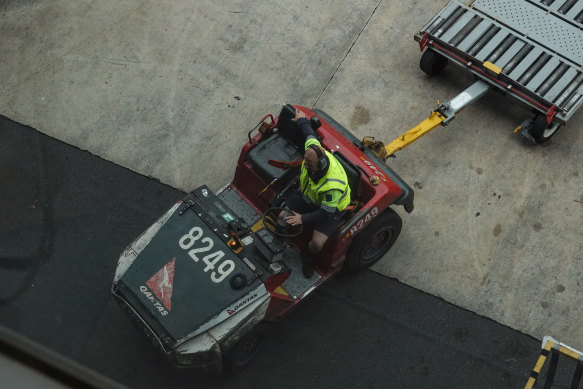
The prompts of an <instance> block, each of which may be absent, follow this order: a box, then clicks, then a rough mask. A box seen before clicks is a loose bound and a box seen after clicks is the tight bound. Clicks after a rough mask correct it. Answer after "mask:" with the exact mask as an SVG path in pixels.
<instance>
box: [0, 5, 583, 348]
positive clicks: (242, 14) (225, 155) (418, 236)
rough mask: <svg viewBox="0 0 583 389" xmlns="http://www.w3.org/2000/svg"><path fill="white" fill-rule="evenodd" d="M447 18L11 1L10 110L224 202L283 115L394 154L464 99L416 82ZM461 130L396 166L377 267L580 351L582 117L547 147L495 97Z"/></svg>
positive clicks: (450, 81) (5, 93)
mask: <svg viewBox="0 0 583 389" xmlns="http://www.w3.org/2000/svg"><path fill="white" fill-rule="evenodd" d="M445 4H446V1H443V0H442V1H438V2H433V1H429V0H419V1H411V2H396V1H389V0H380V1H379V0H376V1H367V0H362V1H339V2H335V3H334V4H333V5H332V4H331V3H330V2H326V1H322V0H316V1H310V2H306V1H300V0H295V1H288V2H285V3H280V2H274V1H270V0H264V1H261V2H253V3H249V2H242V1H238V0H227V1H223V2H220V3H216V2H212V1H206V0H205V1H198V2H195V3H191V2H183V1H171V2H170V1H152V0H129V1H125V2H115V1H111V0H106V1H102V2H99V3H95V2H88V1H81V2H71V1H67V0H56V1H52V2H41V1H35V0H10V1H5V2H3V3H2V5H0V34H1V36H2V40H1V41H0V52H2V53H3V60H2V61H1V62H0V74H1V75H2V76H3V79H4V81H3V83H2V87H1V88H0V107H1V108H0V113H1V114H4V115H6V116H7V117H9V118H12V119H14V120H16V121H18V122H21V123H24V124H27V125H31V126H33V127H35V128H37V129H39V130H40V131H42V132H43V133H45V134H48V135H50V136H52V137H55V138H57V139H60V140H62V141H64V142H67V143H69V144H72V145H75V146H77V147H79V148H81V149H84V150H88V151H90V152H91V153H93V154H95V155H98V156H100V157H102V158H104V159H106V160H109V161H113V162H115V163H117V164H119V165H121V166H124V167H126V168H128V169H130V170H132V171H135V172H138V173H141V174H144V175H147V176H151V177H155V178H157V179H159V180H160V181H162V182H163V183H166V184H168V185H171V186H172V187H174V188H177V189H180V190H190V189H192V188H193V187H195V186H198V185H200V184H203V183H206V184H208V185H209V186H210V187H211V188H213V189H217V188H218V187H220V186H222V185H223V184H225V183H226V182H228V181H229V180H230V178H231V175H232V172H233V168H234V164H235V161H236V158H237V155H238V151H239V149H240V147H241V145H242V143H243V142H244V141H245V139H246V133H247V131H248V130H249V129H250V128H251V127H252V126H253V125H254V124H255V123H256V122H257V121H258V120H259V119H260V118H261V117H262V116H263V114H265V113H268V112H272V113H274V114H275V113H277V111H278V110H279V107H280V104H281V103H284V102H289V103H294V104H300V105H306V106H314V105H315V106H317V107H318V108H322V109H324V110H326V111H327V112H328V113H329V114H330V115H331V116H333V117H334V118H335V119H336V120H338V121H339V122H340V123H342V124H344V125H345V126H346V127H347V128H349V129H350V130H351V131H353V132H354V133H355V135H357V137H362V136H364V135H373V136H376V137H377V138H379V139H381V140H384V141H389V140H391V139H393V138H394V137H396V136H397V135H399V134H400V133H402V132H404V131H406V130H407V129H409V128H411V127H413V126H414V125H416V124H417V123H418V122H419V121H421V120H422V119H424V118H425V117H426V116H427V114H428V113H429V112H430V111H431V110H433V109H434V107H435V101H436V100H437V99H441V100H448V99H451V98H452V97H454V96H455V95H456V94H458V93H459V92H461V91H462V90H463V89H465V88H466V87H467V86H469V85H470V84H471V83H472V79H471V78H470V77H469V76H467V75H466V74H465V73H463V72H462V71H461V70H460V69H456V68H454V67H449V68H447V69H446V70H445V72H444V73H443V74H442V75H440V76H439V77H437V78H431V79H430V78H427V77H426V76H425V75H424V74H423V73H422V72H421V71H420V70H419V68H418V61H419V58H420V55H421V53H420V52H419V49H418V46H417V44H416V43H415V42H414V41H413V38H412V36H413V34H414V33H415V32H416V31H417V29H419V28H421V27H422V26H423V25H424V24H425V23H426V22H427V21H428V20H429V19H430V18H431V17H432V16H433V15H434V14H435V13H436V12H437V11H438V10H439V9H440V8H441V7H442V6H443V5H445ZM458 116H459V117H458V118H456V120H455V121H453V122H452V123H451V124H450V125H449V126H448V127H447V128H440V129H437V130H436V131H435V132H434V133H432V134H430V135H428V136H426V137H425V138H423V139H421V140H420V141H418V142H417V143H415V144H413V145H412V146H410V147H409V148H408V149H405V150H403V151H401V152H399V153H398V157H397V158H396V159H395V160H390V162H389V163H390V165H391V166H392V167H393V168H394V169H395V170H396V171H397V172H398V173H399V174H400V175H401V176H402V177H403V178H404V179H406V180H407V181H408V182H409V183H410V184H411V186H413V187H414V189H415V190H416V209H415V211H414V212H413V213H412V214H411V215H402V216H403V218H404V229H403V233H402V234H401V237H400V238H399V240H398V241H397V244H396V246H395V247H394V248H393V249H392V251H391V252H390V253H389V254H388V255H387V256H386V257H385V258H384V259H383V260H382V261H381V262H379V263H378V264H377V265H376V266H375V267H374V269H375V270H376V271H378V272H380V273H381V274H385V275H389V276H392V277H396V278H397V279H398V280H400V281H402V282H404V283H405V284H408V285H411V286H414V287H416V288H419V289H421V290H423V291H426V292H428V293H431V294H433V295H436V296H439V297H442V298H444V299H445V300H447V301H449V302H451V303H453V304H456V305H458V306H461V307H464V308H466V309H469V310H471V311H473V312H476V313H478V314H480V315H484V316H487V317H489V318H492V319H494V320H496V321H498V322H500V323H503V324H505V325H508V326H510V327H512V328H514V329H517V330H519V331H522V332H524V333H527V334H530V335H532V336H534V337H536V338H539V339H540V338H542V337H543V336H544V335H547V334H548V335H552V336H553V337H555V338H557V339H559V340H561V341H563V342H565V343H568V344H571V345H573V346H574V347H576V348H578V349H582V348H583V332H581V331H580V329H579V327H578V325H577V323H578V322H579V321H580V318H581V317H583V301H582V299H583V298H582V297H581V296H582V293H581V292H582V286H581V284H580V279H581V275H582V274H583V254H582V253H583V243H582V240H581V236H582V232H583V193H582V190H581V188H582V186H583V185H582V183H583V182H582V180H583V179H582V177H581V173H580V172H579V166H581V165H582V160H583V129H582V127H583V125H582V124H581V113H578V114H576V115H575V116H574V117H573V118H572V119H571V121H570V122H569V124H568V125H567V126H566V127H565V128H563V129H561V130H560V131H559V132H558V134H557V135H556V136H555V137H554V138H553V139H552V140H551V141H550V142H549V143H547V144H545V145H544V146H533V145H530V144H528V143H527V142H525V141H524V140H523V139H522V138H521V137H520V136H519V135H516V134H513V133H512V129H514V128H515V126H516V125H517V124H519V123H520V122H521V121H522V120H523V119H524V118H526V117H528V116H529V113H528V112H526V110H525V109H524V107H522V106H520V105H518V104H517V103H515V102H513V101H511V100H508V99H507V98H505V97H503V96H500V95H498V94H496V93H492V92H491V93H490V94H488V95H487V96H485V97H484V98H482V99H481V100H480V101H478V102H477V103H476V104H474V105H473V106H470V107H468V108H466V109H465V110H464V111H463V112H462V113H460V114H459V115H458ZM31 217H35V216H34V215H31Z"/></svg>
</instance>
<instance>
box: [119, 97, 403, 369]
mask: <svg viewBox="0 0 583 389" xmlns="http://www.w3.org/2000/svg"><path fill="white" fill-rule="evenodd" d="M294 109H299V110H302V111H303V112H304V113H305V114H306V116H307V117H308V118H310V124H311V125H312V128H313V129H314V130H315V132H316V134H317V136H318V137H319V138H320V142H321V144H322V146H323V147H325V148H326V149H327V150H328V151H330V152H331V153H332V154H333V155H334V157H335V158H336V159H337V160H338V161H339V162H340V164H341V165H342V166H343V167H344V170H345V171H346V173H347V177H348V181H349V185H350V188H351V205H350V207H349V211H348V212H346V215H345V216H344V219H343V221H342V224H341V226H340V227H339V228H338V230H337V231H336V232H335V233H334V234H333V235H332V236H330V238H329V239H328V241H327V242H326V244H325V246H324V248H323V250H322V251H321V252H320V253H319V254H318V256H317V261H316V264H315V270H316V271H315V272H314V275H313V276H312V277H310V278H306V277H304V275H303V274H302V270H301V269H302V265H301V259H300V254H299V253H300V251H301V250H302V249H303V248H305V247H306V245H307V243H308V241H309V240H310V238H311V235H312V230H311V228H309V227H307V226H306V227H305V228H297V227H291V226H289V225H283V226H282V225H281V224H279V223H278V222H277V216H278V215H279V212H280V211H281V209H282V207H284V206H285V200H286V198H287V196H288V195H289V193H290V191H293V190H294V189H295V188H297V187H298V185H299V184H298V182H299V181H298V178H299V173H300V167H299V164H298V163H297V162H296V163H293V162H294V161H298V160H300V159H301V158H302V157H303V152H304V148H303V139H301V136H300V135H299V132H300V131H299V128H297V125H296V124H295V123H294V122H292V121H290V120H289V113H290V111H293V110H294ZM286 110H287V116H286V115H285V113H286ZM256 129H258V131H257V133H255V134H254V136H252V135H253V133H254V132H255V130H256ZM391 205H402V206H403V207H404V209H405V210H406V211H407V212H411V211H412V210H413V190H412V189H411V188H410V187H409V186H408V185H407V184H406V183H405V182H404V181H403V180H402V179H401V178H400V177H399V176H398V175H397V174H396V173H395V172H393V171H392V170H391V169H390V168H389V167H388V166H387V165H386V164H385V163H384V162H383V160H382V159H380V158H379V157H377V156H376V154H375V153H374V152H373V151H372V150H370V149H369V148H368V147H366V146H365V145H364V144H363V143H362V142H361V141H360V140H358V139H357V138H355V137H354V136H353V135H352V134H351V133H350V132H349V131H348V130H346V129H345V128H344V127H342V126H341V125H340V124H338V123H337V122H336V121H335V120H334V119H332V118H331V117H330V116H328V115H327V114H326V113H325V112H323V111H320V110H317V109H315V110H311V109H309V108H306V107H292V106H289V105H288V106H284V108H283V110H282V113H281V114H280V115H279V117H278V118H274V117H273V116H272V115H266V116H265V117H264V118H263V119H262V120H261V121H260V123H259V124H258V125H257V126H255V127H254V128H253V129H252V130H251V131H250V132H249V141H248V142H247V143H246V144H245V145H244V146H243V148H242V150H241V154H240V157H239V160H238V163H237V168H236V170H235V176H234V178H233V181H232V182H231V183H230V184H228V185H227V186H225V187H224V188H223V189H221V190H220V191H219V192H218V193H216V194H215V193H213V192H212V191H211V190H210V189H209V188H208V187H206V186H201V187H199V188H197V189H195V190H193V191H191V192H190V193H189V194H188V195H186V196H185V197H184V199H182V200H181V201H180V202H178V203H177V204H175V205H174V206H173V207H171V208H170V209H169V210H168V211H167V212H166V213H165V214H164V215H163V216H162V217H161V218H160V219H158V221H156V223H154V224H153V225H152V226H151V227H150V228H149V229H147V230H146V231H145V232H144V233H143V234H142V235H141V236H139V237H138V238H137V239H136V240H135V241H134V242H133V243H131V244H130V245H129V246H128V247H127V248H126V249H125V250H124V252H123V253H122V254H121V256H120V259H119V264H118V267H117V270H116V274H115V278H114V282H113V286H112V292H113V294H114V295H115V296H116V297H117V298H118V301H119V302H120V304H121V305H122V306H123V307H124V308H126V309H127V310H128V312H129V313H130V316H132V317H133V318H134V319H135V321H136V322H137V323H138V325H139V326H140V327H141V328H143V329H144V331H145V332H146V335H147V336H148V337H150V338H151V339H152V340H153V341H154V343H155V344H156V345H157V346H158V347H159V348H160V349H161V350H162V351H163V352H164V353H165V354H166V355H167V356H168V357H169V358H170V359H171V360H172V361H173V362H174V363H175V364H177V365H178V366H183V367H199V368H205V369H207V370H212V371H221V370H223V369H224V368H229V369H236V368H238V367H241V366H243V365H244V364H246V363H247V362H249V361H250V360H251V359H252V358H253V356H254V355H255V354H256V352H257V350H258V346H259V344H260V340H261V339H262V335H263V328H264V323H265V322H270V321H277V320H279V319H280V318H281V317H282V316H283V315H285V314H286V313H287V312H289V311H290V310H291V309H292V308H293V307H295V306H296V305H297V304H298V303H299V302H300V301H302V300H303V299H304V298H305V297H307V296H308V295H309V294H310V293H311V292H312V291H313V290H314V289H315V288H317V287H318V286H319V285H321V284H322V283H323V282H324V281H326V280H327V279H329V278H330V277H331V276H333V275H334V274H336V273H337V272H338V271H339V270H340V269H342V268H343V267H346V268H347V269H348V270H350V271H353V272H356V271H359V270H362V269H365V268H367V267H369V266H370V265H372V264H373V263H375V262H376V261H377V260H379V259H380V258H381V257H383V255H384V254H385V253H386V252H387V251H388V250H389V249H390V248H391V246H392V245H393V243H394V242H395V241H396V239H397V237H398V235H399V233H400V231H401V218H400V217H399V215H398V214H397V213H396V212H395V211H393V209H391V207H390V206H391ZM302 227H303V226H302Z"/></svg>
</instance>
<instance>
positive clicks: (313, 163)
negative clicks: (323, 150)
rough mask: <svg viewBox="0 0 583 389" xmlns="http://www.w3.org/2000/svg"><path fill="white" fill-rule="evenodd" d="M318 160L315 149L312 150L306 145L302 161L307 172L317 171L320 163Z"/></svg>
mask: <svg viewBox="0 0 583 389" xmlns="http://www.w3.org/2000/svg"><path fill="white" fill-rule="evenodd" d="M319 160H320V157H319V156H318V153H317V152H316V150H314V148H312V147H308V149H307V150H306V152H305V153H304V161H305V166H306V170H307V171H308V173H317V172H319V171H320V165H319V163H318V161H319Z"/></svg>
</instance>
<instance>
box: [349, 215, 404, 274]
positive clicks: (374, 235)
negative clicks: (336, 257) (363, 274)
mask: <svg viewBox="0 0 583 389" xmlns="http://www.w3.org/2000/svg"><path fill="white" fill-rule="evenodd" d="M402 225H403V222H402V221H401V217H400V216H399V215H398V214H397V213H396V212H395V211H393V210H392V209H391V208H387V209H386V211H385V212H383V213H382V214H381V215H380V216H379V217H378V218H377V219H376V220H375V221H374V222H372V223H371V224H370V225H369V226H368V227H366V228H365V230H364V231H362V232H361V233H360V234H358V235H357V236H356V238H354V240H353V241H352V244H351V245H350V249H349V250H348V253H347V255H346V267H347V268H348V270H350V271H351V272H353V273H356V272H359V271H361V270H364V269H366V268H367V267H369V266H371V265H372V264H373V263H375V262H376V261H378V260H379V259H380V258H381V257H382V256H383V255H385V253H386V252H387V251H389V249H390V248H391V247H392V246H393V244H394V243H395V241H396V240H397V238H398V237H399V233H400V232H401V226H402Z"/></svg>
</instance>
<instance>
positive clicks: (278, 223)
mask: <svg viewBox="0 0 583 389" xmlns="http://www.w3.org/2000/svg"><path fill="white" fill-rule="evenodd" d="M281 212H283V213H284V215H283V218H282V219H280V218H279V214H280V213H281ZM290 212H291V210H290V209H289V208H285V207H273V208H269V209H268V210H267V211H265V213H264V214H263V216H262V218H261V220H262V221H263V225H264V226H265V228H267V229H268V230H269V231H270V232H272V233H273V234H274V235H277V236H280V237H282V238H293V237H296V236H298V235H299V234H301V233H302V231H303V230H304V225H303V224H300V225H297V226H292V225H291V224H288V223H286V221H285V218H286V217H287V215H288V213H290Z"/></svg>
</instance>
